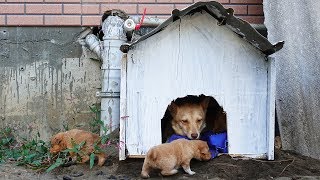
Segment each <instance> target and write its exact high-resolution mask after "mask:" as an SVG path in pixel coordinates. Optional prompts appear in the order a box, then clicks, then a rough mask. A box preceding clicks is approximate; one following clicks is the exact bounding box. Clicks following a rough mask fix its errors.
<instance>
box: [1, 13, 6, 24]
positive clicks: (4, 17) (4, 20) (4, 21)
mask: <svg viewBox="0 0 320 180" xmlns="http://www.w3.org/2000/svg"><path fill="white" fill-rule="evenodd" d="M5 24H6V16H5V15H0V26H1V25H2V26H3V25H5Z"/></svg>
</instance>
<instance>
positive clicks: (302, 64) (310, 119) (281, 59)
mask: <svg viewBox="0 0 320 180" xmlns="http://www.w3.org/2000/svg"><path fill="white" fill-rule="evenodd" d="M263 4H264V13H265V25H266V27H267V29H268V36H269V37H268V38H269V40H270V41H271V42H277V41H279V40H284V41H285V45H284V48H283V49H282V50H281V51H279V52H278V53H276V54H275V55H274V56H275V57H276V67H277V95H276V106H277V115H278V119H279V123H280V132H281V137H282V143H283V148H284V149H290V150H294V151H297V152H299V153H302V154H303V155H307V156H311V157H314V158H318V159H320V148H319V146H320V48H319V45H320V12H319V9H320V1H292V0H282V1H278V0H264V2H263Z"/></svg>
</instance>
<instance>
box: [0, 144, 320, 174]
mask: <svg viewBox="0 0 320 180" xmlns="http://www.w3.org/2000/svg"><path fill="white" fill-rule="evenodd" d="M275 157H276V158H275V160H274V161H266V160H252V159H251V160H241V159H233V158H231V157H229V156H228V155H222V156H219V157H217V158H215V159H213V160H210V161H208V162H199V161H192V162H191V169H192V170H193V171H195V172H196V174H195V175H193V176H190V175H187V174H186V173H184V172H183V171H182V170H180V171H179V173H178V174H176V175H174V176H170V177H167V178H166V179H320V160H316V159H312V158H309V157H305V156H301V155H299V154H296V153H293V152H288V151H280V150H277V151H276V153H275ZM142 164H143V159H127V160H125V161H120V162H119V161H118V157H117V153H116V151H115V152H114V153H112V154H111V155H110V158H109V159H108V160H107V161H106V163H105V165H104V166H103V167H98V166H94V167H93V168H92V169H89V164H77V165H71V166H68V167H59V168H56V169H54V170H53V171H52V172H50V173H44V172H36V171H33V170H31V169H28V168H25V167H21V166H16V165H15V164H14V163H6V164H2V165H0V179H12V180H18V179H25V180H31V179H32V180H34V179H45V180H52V179H64V180H70V179H75V180H77V179H94V180H99V179H123V180H126V179H140V171H141V167H142ZM151 177H152V178H154V179H163V177H161V176H159V175H158V173H157V172H153V173H152V174H151Z"/></svg>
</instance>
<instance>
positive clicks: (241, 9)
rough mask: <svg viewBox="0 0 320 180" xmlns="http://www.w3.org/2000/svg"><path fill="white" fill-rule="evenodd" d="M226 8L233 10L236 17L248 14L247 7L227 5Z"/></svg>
mask: <svg viewBox="0 0 320 180" xmlns="http://www.w3.org/2000/svg"><path fill="white" fill-rule="evenodd" d="M224 8H226V9H227V8H232V9H233V10H234V14H235V15H244V14H248V11H247V5H225V6H224Z"/></svg>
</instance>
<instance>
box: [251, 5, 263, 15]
mask: <svg viewBox="0 0 320 180" xmlns="http://www.w3.org/2000/svg"><path fill="white" fill-rule="evenodd" d="M248 14H249V15H263V6H262V5H248Z"/></svg>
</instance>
